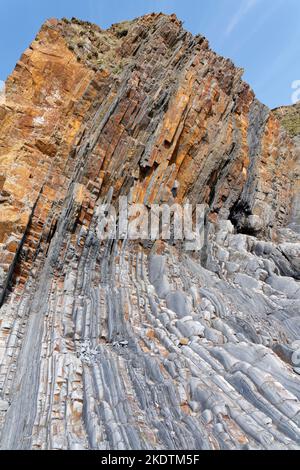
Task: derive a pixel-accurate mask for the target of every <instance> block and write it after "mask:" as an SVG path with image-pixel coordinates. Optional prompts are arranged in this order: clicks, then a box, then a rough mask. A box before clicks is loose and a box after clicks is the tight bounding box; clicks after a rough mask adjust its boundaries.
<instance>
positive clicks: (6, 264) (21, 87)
mask: <svg viewBox="0 0 300 470" xmlns="http://www.w3.org/2000/svg"><path fill="white" fill-rule="evenodd" d="M241 75H242V71H241V70H239V69H237V68H235V67H234V65H233V64H232V62H230V61H229V60H226V59H224V58H222V57H219V56H218V55H216V54H215V53H214V52H213V51H211V50H210V48H209V45H208V42H207V40H206V39H205V38H203V37H202V36H196V37H194V36H192V35H191V34H190V33H188V32H186V31H184V30H183V29H182V26H181V23H180V22H179V21H178V19H177V18H176V17H175V16H165V15H162V14H153V15H147V16H145V17H142V18H138V19H136V20H133V21H129V22H124V23H121V24H118V25H113V26H112V27H111V28H110V29H109V30H107V31H104V30H101V29H100V28H98V27H97V26H95V25H91V24H89V23H85V22H81V21H78V20H75V19H73V20H71V21H68V20H61V21H58V20H49V21H47V22H46V23H45V24H44V25H43V27H42V29H41V31H40V32H39V34H38V35H37V37H36V39H35V41H34V42H33V43H32V45H31V46H30V48H29V49H28V50H27V51H25V53H24V54H23V55H22V57H21V59H20V61H19V62H18V64H17V66H16V69H15V71H14V72H13V74H12V75H11V76H10V77H9V79H8V80H7V83H6V90H5V91H6V93H5V100H4V101H3V100H2V102H1V105H0V188H1V194H0V198H1V199H0V204H1V207H0V270H1V272H0V276H1V277H0V283H1V285H0V287H1V299H2V307H1V310H0V361H1V362H0V364H1V366H0V426H1V438H0V443H1V447H2V448H5V449H29V448H33V449H81V448H83V449H88V448H92V449H162V448H163V449H165V448H166V449H248V448H250V449H252V448H253V449H256V448H258V449H296V448H300V377H299V372H300V371H299V367H300V365H299V364H297V363H295V356H297V351H296V349H297V346H295V344H296V343H295V342H296V341H298V340H299V339H300V284H299V280H300V265H299V259H300V256H299V255H300V236H299V223H300V222H299V204H298V203H299V146H298V140H297V139H298V137H297V133H296V134H295V132H294V129H295V126H292V132H291V128H290V126H288V128H287V130H286V129H285V127H284V125H285V122H286V119H285V120H284V122H283V126H282V124H281V117H282V115H283V114H284V116H285V112H283V111H282V112H281V113H279V114H278V112H277V111H274V112H271V111H270V110H269V109H268V108H267V107H266V106H264V105H262V104H261V103H259V102H258V101H257V100H256V98H255V97H254V94H253V92H252V90H251V89H250V88H249V86H248V85H247V84H245V83H244V82H243V81H242V80H241ZM293 113H294V108H293ZM296 115H297V113H296ZM278 118H279V119H278ZM119 195H128V196H129V198H130V202H131V203H134V202H139V203H144V204H145V205H146V206H149V205H150V204H151V203H153V202H157V203H161V202H165V203H169V204H173V203H182V202H185V201H187V200H189V201H190V202H191V203H193V204H196V203H206V204H207V205H208V208H209V209H208V214H207V220H206V229H205V245H204V248H203V249H202V251H201V253H197V252H195V253H191V252H187V251H185V250H184V246H183V243H179V242H176V243H167V242H163V241H156V242H155V243H145V242H139V241H129V240H127V241H126V240H119V241H106V242H103V240H101V237H100V236H99V229H98V227H99V211H98V210H97V209H98V207H99V205H100V204H102V203H104V202H105V203H108V202H110V201H111V202H112V203H114V202H116V201H117V198H118V196H119ZM295 352H296V354H295ZM298 357H299V354H298Z"/></svg>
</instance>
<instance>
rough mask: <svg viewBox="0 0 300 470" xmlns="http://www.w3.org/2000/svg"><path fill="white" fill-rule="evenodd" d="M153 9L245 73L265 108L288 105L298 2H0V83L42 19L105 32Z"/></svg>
mask: <svg viewBox="0 0 300 470" xmlns="http://www.w3.org/2000/svg"><path fill="white" fill-rule="evenodd" d="M152 11H156V12H158V11H163V12H165V13H176V14H177V16H178V17H179V18H180V19H182V20H183V21H184V26H185V28H186V29H188V30H189V31H191V32H192V33H194V34H197V33H201V34H203V35H205V36H206V37H207V38H208V39H209V41H210V44H211V47H212V48H213V49H214V50H216V51H217V52H218V53H220V54H222V55H224V56H225V57H230V58H231V59H232V60H233V61H234V62H235V64H236V65H238V66H240V67H243V68H244V69H245V75H244V78H245V80H246V81H247V82H248V83H250V85H251V86H252V88H253V89H254V91H255V93H256V95H257V97H258V98H259V99H260V100H261V101H263V102H264V103H265V104H267V105H268V106H270V107H275V106H280V105H282V104H290V103H291V96H292V93H293V90H292V83H293V82H294V81H296V80H300V60H299V58H300V57H299V56H300V54H299V53H300V26H299V24H300V0H0V80H4V79H5V78H6V77H7V75H8V74H9V73H11V71H12V70H13V68H14V65H15V63H16V61H17V60H18V58H19V57H20V55H21V53H22V51H23V50H24V49H25V48H26V47H27V46H28V45H29V44H30V42H31V41H32V39H33V38H34V37H35V35H36V33H37V31H38V30H39V28H40V25H41V23H42V22H43V21H44V20H45V19H47V18H50V17H58V18H59V17H63V16H66V17H72V16H77V17H78V18H80V19H83V20H88V21H92V22H94V23H97V24H98V25H99V26H101V27H103V28H106V27H109V26H110V25H111V23H115V22H118V21H122V20H125V19H131V18H133V17H136V16H140V15H143V14H145V13H149V12H152Z"/></svg>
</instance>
